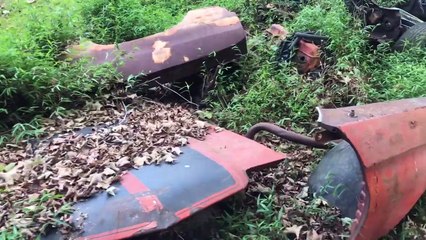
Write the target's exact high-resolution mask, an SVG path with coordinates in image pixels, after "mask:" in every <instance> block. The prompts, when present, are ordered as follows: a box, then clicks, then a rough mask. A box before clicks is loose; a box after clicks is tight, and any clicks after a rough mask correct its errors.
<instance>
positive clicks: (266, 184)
mask: <svg viewBox="0 0 426 240" xmlns="http://www.w3.org/2000/svg"><path fill="white" fill-rule="evenodd" d="M257 141H258V142H260V143H262V144H264V145H266V146H268V147H269V148H272V149H275V150H277V151H281V152H285V153H286V154H287V158H286V160H285V161H283V162H281V163H280V164H279V165H278V166H277V167H273V168H269V169H265V170H262V171H258V172H253V173H252V177H251V179H250V184H249V187H248V193H249V195H251V196H254V197H255V199H256V197H257V196H258V195H259V194H265V193H266V194H267V193H269V192H271V187H272V186H275V189H274V192H275V193H276V199H275V202H276V205H277V206H283V207H284V209H285V214H283V218H282V222H283V225H284V231H283V234H284V235H287V236H288V237H290V239H296V240H299V239H300V240H302V239H303V240H325V239H341V238H342V236H347V235H348V234H349V229H348V227H347V226H344V225H343V223H342V221H341V219H340V218H341V216H340V213H339V211H338V209H336V208H332V207H330V206H329V205H328V204H327V202H325V201H324V200H322V199H319V198H317V199H314V198H312V196H310V195H309V194H308V185H307V182H308V177H309V175H310V174H311V172H312V166H313V164H315V163H316V162H317V161H318V160H319V158H321V156H322V155H323V153H321V152H316V151H313V150H312V149H309V148H306V147H303V146H299V145H295V144H291V143H289V142H286V141H284V140H281V139H279V138H277V137H274V136H271V135H270V134H259V135H258V137H257ZM318 151H321V150H318ZM253 204H256V203H255V202H253Z"/></svg>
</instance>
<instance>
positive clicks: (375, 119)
mask: <svg viewBox="0 0 426 240" xmlns="http://www.w3.org/2000/svg"><path fill="white" fill-rule="evenodd" d="M318 111H319V120H318V121H319V123H320V125H321V126H322V127H324V128H326V129H327V130H329V131H332V132H334V133H337V134H340V135H341V136H342V138H344V139H345V140H347V141H348V142H350V144H351V145H352V147H353V148H354V149H355V151H356V153H357V155H358V158H359V159H360V162H361V166H362V170H363V175H364V181H365V185H364V186H365V189H364V191H362V192H361V194H360V197H359V202H358V210H357V212H356V219H355V220H354V222H353V224H352V228H351V233H352V235H351V239H354V240H364V239H365V240H372V239H378V238H379V237H381V236H384V235H386V234H387V233H388V232H389V231H390V230H392V229H393V228H394V227H395V226H396V225H397V224H398V223H399V222H400V221H401V219H402V218H404V216H405V215H406V214H407V213H408V212H409V211H410V209H411V208H412V207H413V206H414V205H415V203H416V202H417V200H418V199H419V198H420V197H421V195H422V194H423V193H424V192H425V189H426V98H415V99H406V100H399V101H391V102H383V103H376V104H369V105H364V106H356V107H346V108H340V109H321V108H318Z"/></svg>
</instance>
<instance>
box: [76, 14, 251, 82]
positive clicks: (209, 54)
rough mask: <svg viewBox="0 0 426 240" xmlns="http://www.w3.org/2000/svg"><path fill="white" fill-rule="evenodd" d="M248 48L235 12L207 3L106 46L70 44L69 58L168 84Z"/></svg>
mask: <svg viewBox="0 0 426 240" xmlns="http://www.w3.org/2000/svg"><path fill="white" fill-rule="evenodd" d="M246 52H247V46H246V32H245V30H244V29H243V26H242V25H241V22H240V20H239V18H238V17H237V15H236V14H235V13H233V12H230V11H228V10H226V9H224V8H220V7H210V8H203V9H198V10H193V11H190V12H188V14H187V15H186V16H185V18H184V19H183V21H182V22H181V23H179V24H178V25H176V26H174V27H172V28H170V29H168V30H166V31H164V32H161V33H157V34H155V35H152V36H148V37H144V38H140V39H136V40H132V41H128V42H123V43H118V44H109V45H100V44H95V43H92V42H86V43H81V44H79V45H74V46H70V47H69V54H68V58H71V59H74V60H76V59H80V58H83V57H88V58H89V59H91V61H92V63H93V64H104V63H112V64H114V66H116V67H117V69H118V71H119V72H120V73H121V74H122V75H123V77H124V78H128V77H131V76H134V77H139V78H143V79H145V81H146V83H147V84H148V83H150V80H153V79H154V80H155V81H158V82H161V83H165V82H173V81H175V80H179V79H182V78H185V77H188V76H191V75H194V74H196V73H198V72H200V70H201V69H202V68H203V67H206V68H208V69H210V68H212V67H214V66H217V65H219V64H222V63H227V62H231V61H234V60H236V59H239V58H240V57H241V55H243V54H245V53H246Z"/></svg>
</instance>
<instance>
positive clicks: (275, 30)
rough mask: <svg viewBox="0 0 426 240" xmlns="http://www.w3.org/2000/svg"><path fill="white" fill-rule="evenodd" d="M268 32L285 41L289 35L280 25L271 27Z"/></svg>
mask: <svg viewBox="0 0 426 240" xmlns="http://www.w3.org/2000/svg"><path fill="white" fill-rule="evenodd" d="M266 32H268V33H269V34H271V35H272V37H278V38H279V39H281V40H284V39H285V38H286V37H287V35H288V31H287V30H286V29H285V28H284V27H283V26H281V25H279V24H272V25H271V27H269V28H268V29H267V30H266Z"/></svg>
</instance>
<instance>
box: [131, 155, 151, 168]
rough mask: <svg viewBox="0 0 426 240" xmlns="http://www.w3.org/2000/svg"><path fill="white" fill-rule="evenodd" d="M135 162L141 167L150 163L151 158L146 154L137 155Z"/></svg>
mask: <svg viewBox="0 0 426 240" xmlns="http://www.w3.org/2000/svg"><path fill="white" fill-rule="evenodd" d="M133 163H134V164H135V165H136V166H137V167H141V166H143V165H145V164H149V159H148V157H146V156H143V157H135V158H134V159H133Z"/></svg>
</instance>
